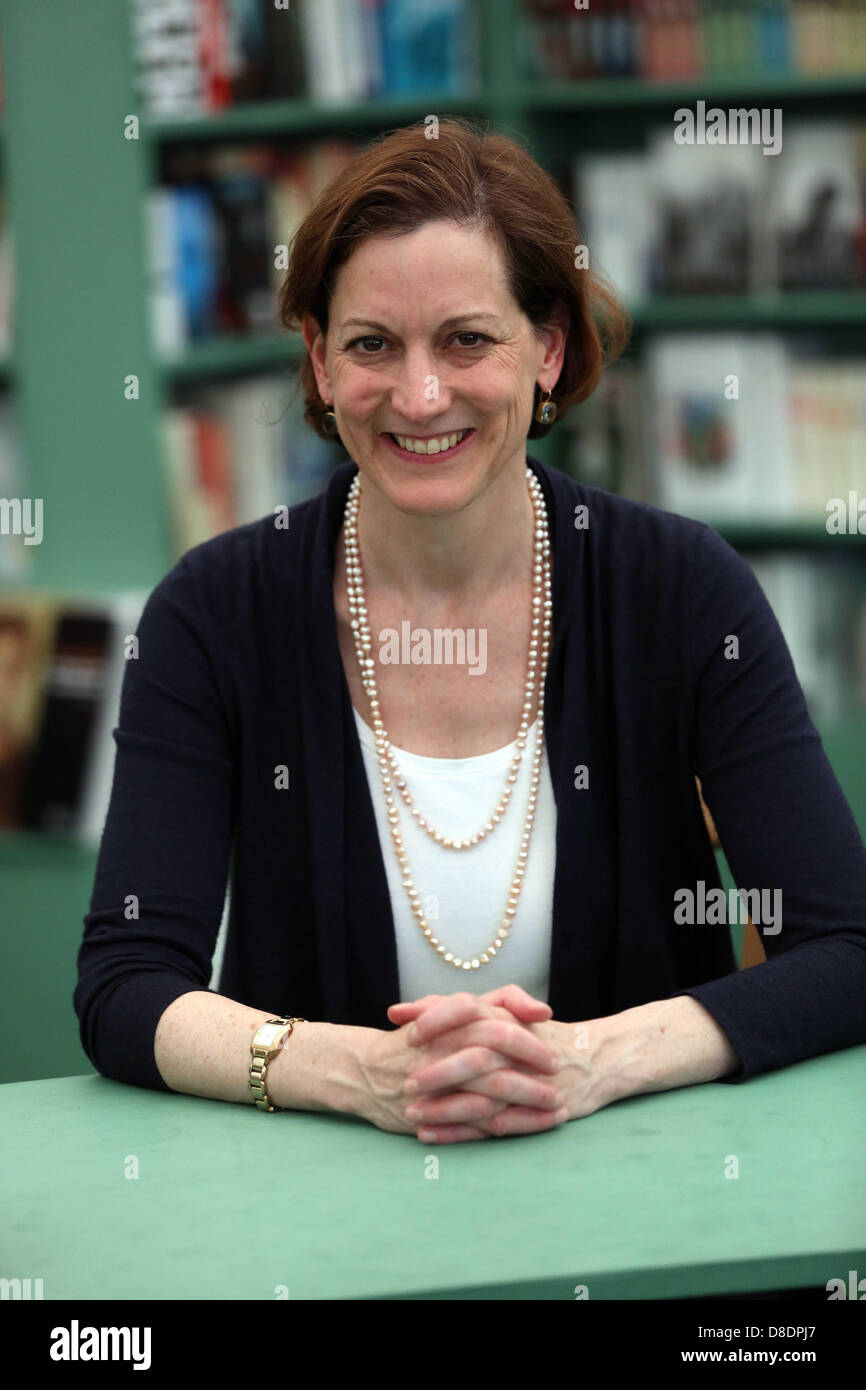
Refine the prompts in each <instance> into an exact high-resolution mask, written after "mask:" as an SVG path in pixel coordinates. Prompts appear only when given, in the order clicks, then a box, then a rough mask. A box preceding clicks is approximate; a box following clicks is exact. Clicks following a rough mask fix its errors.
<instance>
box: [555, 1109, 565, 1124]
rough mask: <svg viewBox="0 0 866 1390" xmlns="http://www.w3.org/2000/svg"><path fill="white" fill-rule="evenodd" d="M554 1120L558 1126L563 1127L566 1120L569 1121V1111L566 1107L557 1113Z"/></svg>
mask: <svg viewBox="0 0 866 1390" xmlns="http://www.w3.org/2000/svg"><path fill="white" fill-rule="evenodd" d="M553 1118H554V1119H555V1120H556V1123H557V1124H558V1125H561V1124H562V1123H563V1121H564V1120H567V1119H568V1110H567V1109H566V1107H565V1106H564V1105H563V1106H562V1108H561V1109H560V1110H557V1112H556V1114H555V1115H554V1117H553Z"/></svg>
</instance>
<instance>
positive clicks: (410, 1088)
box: [403, 1078, 421, 1096]
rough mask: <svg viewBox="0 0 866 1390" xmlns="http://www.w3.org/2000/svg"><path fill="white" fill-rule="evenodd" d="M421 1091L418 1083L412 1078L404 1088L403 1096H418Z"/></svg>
mask: <svg viewBox="0 0 866 1390" xmlns="http://www.w3.org/2000/svg"><path fill="white" fill-rule="evenodd" d="M420 1089H421V1087H420V1086H419V1085H418V1082H417V1081H415V1080H413V1079H411V1078H410V1079H409V1080H408V1081H407V1082H406V1085H405V1086H404V1087H403V1094H404V1096H417V1094H418V1092H419V1091H420Z"/></svg>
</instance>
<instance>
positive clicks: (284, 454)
mask: <svg viewBox="0 0 866 1390" xmlns="http://www.w3.org/2000/svg"><path fill="white" fill-rule="evenodd" d="M178 395H179V397H180V396H186V398H187V399H186V400H183V401H181V400H180V399H179V400H178V401H177V402H176V403H175V404H174V405H173V406H172V407H171V408H170V409H169V410H168V411H167V412H166V416H165V418H164V421H163V446H164V459H165V477H166V490H167V499H168V510H169V516H170V518H171V530H172V536H173V538H174V549H175V555H176V556H180V555H182V554H183V553H184V551H185V550H189V548H190V547H191V546H193V545H197V544H198V543H199V542H200V541H204V540H209V539H210V537H211V536H215V535H218V534H219V533H220V532H221V531H226V530H229V529H230V528H231V527H232V526H241V525H243V524H244V523H245V522H248V521H255V520H256V519H257V518H259V517H262V516H264V515H266V514H268V513H270V514H272V515H274V516H275V517H276V515H277V509H280V516H282V515H284V513H283V510H282V509H284V508H286V507H291V506H294V504H295V503H296V502H303V501H305V500H306V499H307V498H308V497H312V496H314V495H315V494H316V493H319V492H321V491H322V489H323V488H324V487H325V485H326V483H327V481H328V479H329V478H330V476H331V474H332V472H333V470H334V468H335V466H336V465H337V464H338V463H341V462H343V461H344V460H345V459H346V458H347V454H346V453H345V451H344V450H343V448H342V446H341V445H339V444H337V443H335V442H331V441H327V440H324V439H320V438H319V436H318V435H317V434H314V433H313V431H312V430H311V429H310V428H309V427H308V426H307V425H306V424H305V422H304V418H303V398H302V393H301V392H300V390H299V382H298V378H297V376H296V375H295V374H293V373H289V372H283V373H270V374H264V375H261V376H253V377H249V378H246V379H242V380H239V381H231V382H221V383H220V385H219V386H203V387H199V388H195V389H193V388H186V389H185V390H184V391H181V392H179V393H178Z"/></svg>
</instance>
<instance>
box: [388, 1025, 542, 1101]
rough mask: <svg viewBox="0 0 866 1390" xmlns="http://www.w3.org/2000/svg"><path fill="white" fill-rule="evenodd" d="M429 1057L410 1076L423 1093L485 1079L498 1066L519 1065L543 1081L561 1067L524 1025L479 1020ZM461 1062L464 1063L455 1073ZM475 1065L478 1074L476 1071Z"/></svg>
mask: <svg viewBox="0 0 866 1390" xmlns="http://www.w3.org/2000/svg"><path fill="white" fill-rule="evenodd" d="M429 1053H430V1055H429V1056H428V1057H427V1058H425V1059H424V1061H423V1062H421V1063H420V1065H419V1066H418V1067H417V1068H413V1069H412V1070H411V1072H410V1074H409V1077H410V1079H412V1080H414V1081H417V1082H418V1083H419V1085H418V1088H417V1089H418V1090H421V1091H440V1090H444V1089H445V1088H446V1087H449V1086H454V1085H456V1084H457V1083H458V1082H460V1081H466V1080H468V1079H469V1078H470V1077H472V1076H485V1075H486V1074H487V1072H489V1071H493V1069H494V1068H495V1067H497V1066H509V1067H510V1066H511V1064H513V1063H515V1062H516V1063H518V1064H520V1065H522V1066H527V1067H529V1068H530V1070H531V1071H534V1072H536V1073H539V1074H540V1075H541V1076H542V1077H544V1076H553V1075H555V1074H556V1073H557V1072H558V1071H559V1070H560V1066H561V1063H560V1060H559V1058H558V1057H557V1055H556V1053H555V1052H554V1051H553V1050H552V1049H551V1048H549V1047H548V1046H547V1044H546V1043H543V1042H542V1041H541V1039H540V1038H537V1037H536V1036H535V1034H534V1033H530V1032H528V1031H527V1030H526V1029H525V1028H524V1026H523V1024H522V1023H516V1022H512V1023H506V1022H504V1021H503V1020H500V1019H495V1018H490V1019H476V1020H474V1021H473V1022H472V1023H471V1024H469V1025H468V1026H464V1027H461V1028H454V1029H452V1030H451V1031H450V1032H448V1033H446V1034H444V1035H443V1036H442V1037H441V1038H437V1039H435V1040H434V1042H433V1043H432V1045H431V1046H430V1047H429ZM457 1058H461V1059H462V1060H461V1061H460V1062H459V1063H458V1064H457V1067H456V1070H455V1069H454V1064H455V1059H457ZM475 1064H477V1070H476V1071H473V1070H472V1067H473V1065H475ZM443 1077H444V1078H445V1079H444V1080H443V1079H442V1078H443ZM411 1089H412V1088H411V1087H410V1091H411Z"/></svg>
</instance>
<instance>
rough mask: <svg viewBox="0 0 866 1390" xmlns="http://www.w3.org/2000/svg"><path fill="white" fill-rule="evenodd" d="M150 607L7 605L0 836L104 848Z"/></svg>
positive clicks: (0, 634) (70, 602) (1, 632)
mask: <svg viewBox="0 0 866 1390" xmlns="http://www.w3.org/2000/svg"><path fill="white" fill-rule="evenodd" d="M145 599H146V594H145V593H144V592H141V593H128V594H124V595H120V596H117V597H114V598H111V599H106V600H104V601H100V602H98V603H97V602H93V601H84V600H74V599H70V598H66V597H62V596H58V595H48V594H43V593H39V594H35V593H24V592H22V593H18V594H15V595H14V596H12V595H9V594H7V595H6V596H4V597H2V598H0V830H4V831H10V830H35V831H45V832H49V833H54V834H62V835H65V836H69V837H71V838H74V839H76V840H77V841H79V842H80V843H82V844H84V845H88V846H93V845H96V844H98V843H99V838H100V836H101V833H102V827H103V825H104V823H105V816H106V813H107V810H108V802H109V798H110V794H111V780H112V775H113V769H114V742H113V739H112V729H113V728H114V727H115V726H116V724H117V716H118V711H119V707H120V693H121V687H122V682H123V672H124V669H125V662H126V660H128V659H134V654H135V649H134V643H133V642H132V641H131V639H132V638H133V637H134V634H135V630H136V627H137V625H138V620H139V617H140V615H141V610H142V608H143V607H144V602H145Z"/></svg>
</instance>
